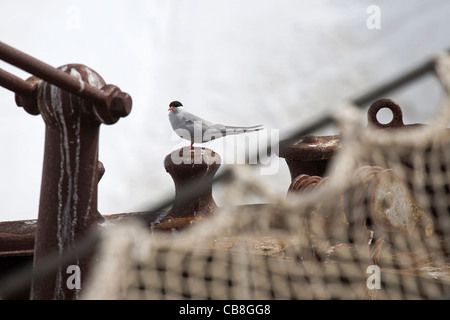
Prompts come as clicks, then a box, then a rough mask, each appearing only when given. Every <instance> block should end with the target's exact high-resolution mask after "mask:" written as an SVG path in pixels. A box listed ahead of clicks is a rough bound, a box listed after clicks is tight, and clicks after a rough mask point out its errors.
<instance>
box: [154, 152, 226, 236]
mask: <svg viewBox="0 0 450 320" xmlns="http://www.w3.org/2000/svg"><path fill="white" fill-rule="evenodd" d="M220 163H221V158H220V156H219V154H217V153H216V152H214V151H212V150H210V149H207V148H198V147H195V148H193V149H192V150H191V149H190V148H181V149H178V150H175V151H173V152H171V153H170V154H168V155H167V156H166V158H165V159H164V167H165V169H166V171H167V172H168V173H169V174H170V175H171V177H172V179H173V182H174V184H175V200H174V202H173V205H172V208H171V209H170V210H169V211H168V212H167V214H166V215H164V218H163V219H161V221H159V222H158V223H157V224H153V225H152V226H153V228H154V229H156V230H172V229H181V228H184V227H186V226H189V225H190V224H192V223H193V222H195V221H197V220H199V219H202V218H205V217H208V216H210V215H211V214H213V213H214V211H215V210H216V209H217V204H216V203H215V201H214V199H213V197H212V181H213V177H214V174H215V173H216V172H217V170H218V169H219V167H220ZM192 184H194V185H192ZM196 185H198V186H199V187H200V186H201V188H202V190H204V192H201V193H200V194H199V195H198V196H196V197H194V199H192V200H191V199H189V200H185V199H184V198H183V197H182V196H183V193H184V191H186V190H187V188H196Z"/></svg>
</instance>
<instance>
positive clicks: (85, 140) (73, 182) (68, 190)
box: [0, 51, 131, 299]
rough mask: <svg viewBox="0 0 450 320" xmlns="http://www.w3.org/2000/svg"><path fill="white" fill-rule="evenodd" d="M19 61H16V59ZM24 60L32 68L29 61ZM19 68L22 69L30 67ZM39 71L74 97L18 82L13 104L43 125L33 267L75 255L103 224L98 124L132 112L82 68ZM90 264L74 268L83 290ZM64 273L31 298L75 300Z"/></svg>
mask: <svg viewBox="0 0 450 320" xmlns="http://www.w3.org/2000/svg"><path fill="white" fill-rule="evenodd" d="M0 53H2V54H3V51H1V52H0ZM21 58H23V57H22V56H20V55H19V56H17V57H16V58H15V59H16V60H17V59H19V60H20V59H21ZM25 58H26V59H28V60H31V62H35V60H34V58H32V57H29V56H27V57H25ZM8 62H11V61H8ZM16 62H17V61H12V62H11V63H14V64H15V63H16ZM19 62H20V63H17V64H19V65H20V66H21V67H23V66H25V67H24V69H27V66H28V65H33V63H31V64H30V63H28V62H27V61H22V60H20V61H19ZM35 64H36V63H35ZM38 67H41V68H42V69H40V71H39V74H40V75H41V76H43V78H46V79H49V80H50V81H52V82H53V83H56V84H61V83H63V84H64V85H65V88H67V87H70V88H69V91H70V92H75V93H76V94H73V93H70V92H68V91H67V90H65V89H61V88H60V87H58V86H56V85H53V84H50V83H49V82H46V81H44V80H41V79H39V78H37V77H35V76H33V77H31V78H29V79H28V80H27V81H25V82H26V83H28V84H29V85H28V86H27V85H25V84H24V83H21V82H20V81H17V83H18V84H19V86H20V88H22V89H21V90H20V91H19V90H15V91H16V103H17V104H18V105H19V106H22V107H24V109H25V110H26V111H27V112H28V113H30V114H34V115H36V114H39V113H40V114H41V115H42V117H43V119H44V121H45V124H46V132H45V149H44V164H43V172H42V182H41V194H40V202H39V215H38V223H37V227H36V238H35V248H34V265H37V264H39V263H40V261H41V260H43V259H44V258H46V257H47V256H48V255H51V254H55V253H57V254H59V255H61V254H62V253H63V252H64V251H65V250H68V249H76V247H75V243H76V242H75V241H76V240H77V239H79V238H80V237H82V236H83V235H84V234H85V233H86V232H87V231H88V230H90V229H91V228H92V227H95V226H96V225H97V223H98V222H99V221H101V219H102V217H101V215H100V214H99V213H98V211H97V183H98V181H99V179H100V178H101V174H102V171H103V169H102V168H103V167H102V164H101V163H100V162H99V161H98V139H99V128H100V124H101V123H107V124H112V123H115V122H116V121H118V119H119V118H120V117H124V116H126V115H128V114H129V112H130V111H131V97H130V96H129V95H128V94H126V93H123V92H121V91H120V90H119V88H117V87H116V86H113V85H106V84H105V82H104V80H103V79H102V78H101V76H100V75H99V74H97V73H96V72H95V71H93V70H92V69H90V68H88V67H86V66H83V65H78V64H69V65H65V66H62V67H60V68H58V69H52V68H51V67H48V66H46V65H45V64H43V65H39V64H38ZM28 69H29V68H28ZM29 70H31V69H29ZM55 70H56V71H55ZM31 71H34V70H31ZM62 74H64V76H62ZM74 84H75V85H76V86H75V87H73V86H72V85H74ZM15 86H16V87H17V85H15ZM71 86H72V87H71ZM10 87H14V86H10ZM86 88H88V92H90V93H89V94H88V95H86V92H85V91H84V90H85V89H86ZM10 89H11V88H10ZM18 91H19V92H18ZM25 91H27V92H25ZM93 95H94V96H96V98H93V97H92V96H93ZM89 262H90V258H84V257H83V258H81V257H80V258H78V259H76V261H74V262H73V264H74V265H77V266H78V267H79V271H80V273H81V274H80V278H81V288H82V287H83V284H84V280H85V279H86V277H87V275H88V273H89V267H88V266H89ZM67 267H68V265H60V267H59V269H58V271H57V272H56V273H55V274H52V275H51V276H49V277H48V278H45V279H33V283H32V288H31V298H32V299H74V298H77V297H78V296H79V292H80V290H78V289H77V288H69V287H68V286H67V283H66V281H67V278H68V276H70V275H71V274H70V273H69V274H68V273H67Z"/></svg>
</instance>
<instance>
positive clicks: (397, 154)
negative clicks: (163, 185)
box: [83, 55, 450, 299]
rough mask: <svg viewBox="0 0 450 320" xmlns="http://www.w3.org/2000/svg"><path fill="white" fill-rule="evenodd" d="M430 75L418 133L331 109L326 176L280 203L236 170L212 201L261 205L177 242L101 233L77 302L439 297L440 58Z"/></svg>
mask: <svg viewBox="0 0 450 320" xmlns="http://www.w3.org/2000/svg"><path fill="white" fill-rule="evenodd" d="M435 71H436V75H437V77H438V79H439V80H440V83H441V84H442V86H443V88H444V92H445V99H444V101H443V103H442V107H441V108H440V111H439V114H438V115H437V116H436V117H435V118H434V120H432V121H431V123H429V124H425V125H411V126H409V125H404V126H402V128H390V129H380V128H378V127H376V126H373V125H371V124H370V123H369V124H368V125H364V124H363V121H361V120H362V113H361V111H360V110H359V109H357V108H356V107H354V106H352V105H345V106H343V108H340V109H339V116H337V117H336V122H337V123H338V125H339V128H340V132H341V133H340V139H341V142H342V146H341V148H340V150H339V152H338V153H337V154H336V155H335V157H334V158H333V161H332V163H331V165H330V166H329V168H328V172H327V175H326V177H314V176H313V177H311V176H308V175H300V176H298V177H296V178H295V179H293V180H292V182H291V185H290V186H289V188H287V189H286V193H283V194H280V193H279V192H275V191H273V190H271V188H270V186H267V185H265V184H264V183H262V182H261V181H260V180H259V177H258V175H257V174H256V173H255V171H254V170H253V169H251V168H249V167H246V166H237V167H236V168H234V169H233V170H234V175H233V176H234V177H235V179H234V180H233V181H232V182H231V183H228V184H227V185H226V186H225V187H224V190H223V192H224V194H225V197H224V198H226V199H233V202H234V200H236V199H242V198H245V197H247V196H249V195H257V196H259V197H260V198H261V199H263V201H262V203H261V204H259V205H245V206H233V205H223V206H221V207H220V208H218V209H217V211H216V212H215V214H214V215H213V216H211V217H208V218H206V219H202V220H201V221H199V222H198V223H193V224H192V225H191V226H189V227H188V228H186V229H185V230H183V231H178V232H158V231H153V230H150V229H149V228H148V226H145V225H143V224H140V223H139V222H137V221H134V220H130V221H128V222H123V223H116V224H115V225H108V226H105V227H104V228H103V230H102V239H103V240H102V245H101V248H100V252H99V257H98V263H97V264H96V266H95V269H94V270H93V272H92V273H91V276H90V280H89V283H88V286H87V287H86V288H85V289H84V294H83V298H84V299H436V298H445V297H447V298H448V297H449V295H448V294H449V292H450V260H449V252H450V214H449V213H450V166H449V164H450V135H449V131H448V130H449V129H447V126H448V124H449V122H450V105H449V101H450V100H449V93H450V79H449V75H450V58H449V57H448V56H447V55H440V56H438V57H437V58H436V66H435ZM391 103H393V102H391ZM393 105H395V103H393ZM392 110H393V109H392ZM393 111H394V110H393Z"/></svg>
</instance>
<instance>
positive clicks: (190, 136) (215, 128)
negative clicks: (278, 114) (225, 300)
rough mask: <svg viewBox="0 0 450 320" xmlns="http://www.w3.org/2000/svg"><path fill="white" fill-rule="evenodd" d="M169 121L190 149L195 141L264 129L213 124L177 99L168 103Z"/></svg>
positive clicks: (206, 140) (200, 141)
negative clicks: (190, 111) (190, 110)
mask: <svg viewBox="0 0 450 320" xmlns="http://www.w3.org/2000/svg"><path fill="white" fill-rule="evenodd" d="M169 121H170V124H171V125H172V128H173V130H174V131H175V133H176V134H177V135H179V136H180V137H181V138H183V139H186V140H188V141H191V149H192V146H193V144H194V142H195V143H203V142H208V141H211V140H214V139H218V138H222V137H224V136H226V135H232V134H240V133H245V132H253V131H258V130H262V129H264V128H263V127H262V125H257V126H251V127H234V126H225V125H223V124H215V123H212V122H209V121H207V120H205V119H202V118H200V117H198V116H196V115H193V114H191V113H189V112H187V111H184V107H183V105H182V104H181V102H179V101H172V102H171V103H170V104H169Z"/></svg>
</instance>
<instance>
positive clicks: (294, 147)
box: [279, 135, 341, 180]
mask: <svg viewBox="0 0 450 320" xmlns="http://www.w3.org/2000/svg"><path fill="white" fill-rule="evenodd" d="M340 148H341V142H340V140H339V136H337V135H332V136H306V137H303V138H301V139H299V140H297V141H295V142H294V143H292V144H289V145H285V143H284V142H283V141H281V143H280V152H279V156H280V157H282V158H284V159H285V160H286V163H287V165H288V167H289V171H290V174H291V180H294V179H295V177H297V176H299V175H301V174H307V175H310V176H320V177H323V176H324V175H325V174H326V170H327V167H328V163H329V161H330V159H332V157H333V156H334V154H335V153H336V152H337V151H338V150H339V149H340Z"/></svg>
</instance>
